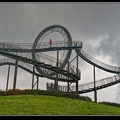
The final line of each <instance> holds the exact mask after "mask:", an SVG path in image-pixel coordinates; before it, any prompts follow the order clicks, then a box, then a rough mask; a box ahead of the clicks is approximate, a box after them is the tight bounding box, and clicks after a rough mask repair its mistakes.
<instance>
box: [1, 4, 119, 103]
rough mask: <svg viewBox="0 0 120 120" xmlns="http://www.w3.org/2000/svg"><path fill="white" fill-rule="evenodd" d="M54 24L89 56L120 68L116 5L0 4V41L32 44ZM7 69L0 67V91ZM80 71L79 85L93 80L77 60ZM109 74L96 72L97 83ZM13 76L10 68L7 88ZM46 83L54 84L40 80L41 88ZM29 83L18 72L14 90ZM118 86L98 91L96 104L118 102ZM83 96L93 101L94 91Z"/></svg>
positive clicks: (88, 68)
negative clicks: (66, 31) (76, 42)
mask: <svg viewBox="0 0 120 120" xmlns="http://www.w3.org/2000/svg"><path fill="white" fill-rule="evenodd" d="M53 24H59V25H62V26H64V27H65V28H66V29H67V30H68V31H69V32H70V34H71V37H72V39H73V40H78V41H82V42H83V50H84V51H85V52H87V53H88V54H90V55H91V56H93V57H95V58H97V59H99V60H101V61H103V62H105V63H107V64H110V65H115V66H120V57H119V51H120V47H119V46H120V4H119V3H105V4H104V3H79V2H78V3H50V2H49V3H33V2H32V3H13V4H12V3H0V41H5V42H20V43H29V42H30V43H31V42H32V43H33V42H34V40H35V39H36V37H37V35H38V34H39V33H40V32H41V31H42V30H43V29H44V28H46V27H48V26H50V25H53ZM72 55H73V56H74V52H73V54H72ZM1 57H2V56H1ZM73 64H74V63H73ZM7 67H8V66H2V67H0V80H1V84H0V88H1V89H5V86H6V80H7ZM79 69H80V70H81V80H80V81H79V84H81V83H86V82H90V81H93V66H91V65H90V64H88V63H86V62H85V61H83V60H82V59H81V58H79ZM112 75H114V74H111V73H108V72H104V71H102V70H100V69H96V79H97V80H98V79H102V78H105V77H109V76H112ZM13 77H14V67H12V66H11V72H10V81H9V88H12V86H13V82H12V81H13ZM46 82H53V81H51V80H48V79H46V78H40V82H39V84H40V89H46ZM31 83H32V75H31V74H30V73H27V72H25V71H24V70H21V69H18V76H17V88H20V89H27V88H31ZM61 84H64V83H61ZM119 86H120V85H119V84H117V85H114V86H111V87H109V88H105V89H102V90H98V92H97V93H98V95H97V96H98V101H111V102H120V97H119V95H120V89H119ZM82 95H85V96H86V95H87V96H90V97H91V98H92V99H93V100H94V97H93V96H94V94H93V92H91V93H86V94H82Z"/></svg>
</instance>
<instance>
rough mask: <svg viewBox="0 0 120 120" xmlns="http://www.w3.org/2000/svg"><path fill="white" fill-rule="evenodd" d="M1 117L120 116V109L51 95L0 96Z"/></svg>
mask: <svg viewBox="0 0 120 120" xmlns="http://www.w3.org/2000/svg"><path fill="white" fill-rule="evenodd" d="M0 115H120V108H118V107H113V106H109V105H103V104H100V103H94V102H89V101H83V100H78V99H71V98H65V97H58V96H49V95H9V96H0Z"/></svg>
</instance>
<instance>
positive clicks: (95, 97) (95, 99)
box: [93, 66, 97, 103]
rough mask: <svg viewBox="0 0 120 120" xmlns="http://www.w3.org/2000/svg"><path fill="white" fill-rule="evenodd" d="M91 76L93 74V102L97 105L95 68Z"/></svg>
mask: <svg viewBox="0 0 120 120" xmlns="http://www.w3.org/2000/svg"><path fill="white" fill-rule="evenodd" d="M93 74H94V102H96V103H97V90H96V89H95V87H96V85H95V66H93Z"/></svg>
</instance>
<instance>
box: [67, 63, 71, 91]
mask: <svg viewBox="0 0 120 120" xmlns="http://www.w3.org/2000/svg"><path fill="white" fill-rule="evenodd" d="M68 72H69V61H68ZM68 79H69V77H68ZM67 86H68V92H69V89H70V88H69V87H70V85H69V82H67Z"/></svg>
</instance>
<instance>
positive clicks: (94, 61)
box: [75, 49, 120, 74]
mask: <svg viewBox="0 0 120 120" xmlns="http://www.w3.org/2000/svg"><path fill="white" fill-rule="evenodd" d="M75 51H76V53H77V54H78V55H79V56H80V57H81V58H82V59H83V60H85V61H86V62H88V63H90V64H91V65H94V66H95V67H97V68H100V69H102V70H104V71H107V72H110V73H116V74H118V73H120V67H117V66H112V65H108V64H106V63H103V62H101V61H99V60H97V59H95V58H94V57H92V56H90V55H88V54H87V53H85V52H84V51H83V50H82V49H75Z"/></svg>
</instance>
